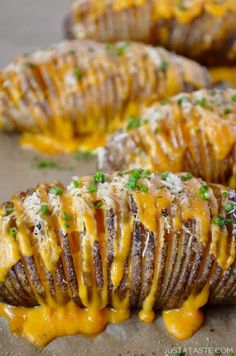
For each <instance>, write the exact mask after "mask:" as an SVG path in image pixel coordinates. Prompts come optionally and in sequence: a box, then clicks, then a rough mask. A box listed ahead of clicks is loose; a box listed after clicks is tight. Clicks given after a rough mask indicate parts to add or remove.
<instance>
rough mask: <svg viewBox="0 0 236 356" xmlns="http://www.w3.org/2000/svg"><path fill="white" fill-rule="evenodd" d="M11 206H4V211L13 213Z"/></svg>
mask: <svg viewBox="0 0 236 356" xmlns="http://www.w3.org/2000/svg"><path fill="white" fill-rule="evenodd" d="M13 210H14V209H13V207H10V206H9V207H6V213H7V215H10V214H11V213H13Z"/></svg>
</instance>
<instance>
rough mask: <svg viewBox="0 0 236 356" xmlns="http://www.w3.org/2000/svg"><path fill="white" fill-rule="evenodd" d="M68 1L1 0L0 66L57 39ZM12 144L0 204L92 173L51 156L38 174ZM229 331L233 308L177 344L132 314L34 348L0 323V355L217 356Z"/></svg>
mask: <svg viewBox="0 0 236 356" xmlns="http://www.w3.org/2000/svg"><path fill="white" fill-rule="evenodd" d="M70 3H71V1H69V0H40V1H32V0H7V1H6V0H1V1H0V5H1V7H0V50H1V56H0V66H3V65H6V64H7V63H8V62H9V61H10V60H11V59H12V58H13V57H14V56H15V55H17V54H19V53H21V52H27V51H30V50H34V49H36V48H42V47H45V46H48V45H50V44H51V43H53V42H56V41H59V40H60V39H61V38H62V31H61V23H62V19H63V15H64V14H65V12H66V10H67V9H68V6H69V4H70ZM17 140H18V138H17V136H9V135H3V134H0V202H3V201H6V200H8V199H9V198H10V197H11V195H12V194H13V193H15V192H17V191H22V190H25V189H27V188H29V187H32V186H34V185H36V184H37V183H39V182H43V181H48V182H49V181H52V180H61V181H62V182H63V183H68V182H69V181H70V179H71V177H72V176H73V175H77V174H78V175H83V174H89V173H92V172H94V170H95V166H96V165H95V161H87V162H84V161H76V160H75V159H74V158H73V157H71V158H68V157H59V158H57V160H58V163H59V164H60V165H61V166H63V167H64V168H63V169H51V170H46V171H44V170H38V169H36V168H34V166H35V162H36V158H37V157H36V155H35V154H34V153H32V152H27V151H22V150H20V149H19V147H18V145H17ZM65 168H66V169H65ZM235 331H236V307H232V306H228V307H217V308H207V311H206V322H205V325H204V327H203V328H202V329H201V330H200V331H199V332H198V333H197V334H195V335H194V337H193V338H192V339H191V340H188V341H186V342H180V343H178V342H175V341H174V340H173V339H171V338H170V337H169V336H168V335H167V334H166V331H165V329H164V326H163V323H162V319H161V317H160V313H158V314H157V320H156V321H155V322H154V323H153V324H150V325H145V324H142V323H140V322H139V321H138V318H137V315H136V313H134V315H133V317H132V318H131V319H130V320H128V321H127V322H125V323H123V324H117V325H109V326H108V327H107V329H106V330H105V331H104V332H103V333H102V334H100V335H99V336H97V337H96V338H88V337H84V336H79V335H78V336H71V337H64V338H60V339H57V340H55V341H53V342H52V343H50V344H49V345H48V346H47V347H46V348H45V349H43V350H37V349H35V348H34V347H33V346H32V345H31V344H29V343H28V342H27V341H25V340H23V339H22V338H19V337H15V336H12V335H11V334H10V333H9V331H8V328H7V323H6V322H5V321H4V320H3V319H0V356H13V355H14V356H18V355H24V356H34V355H41V356H44V355H45V356H46V355H47V356H48V355H50V356H53V355H55V356H60V355H63V356H74V355H79V356H82V355H89V356H90V355H91V356H93V355H94V356H95V355H96V356H100V355H101V356H107V355H117V356H118V355H122V356H124V355H127V356H134V355H135V356H141V355H145V356H149V355H151V356H155V355H157V356H163V355H171V354H173V353H174V352H177V351H179V350H180V349H182V350H183V351H185V352H186V355H194V354H196V355H198V354H201V355H203V354H206V355H213V352H214V350H216V349H218V348H220V349H221V351H222V354H226V351H228V352H230V351H231V352H235V353H236V337H235ZM227 348H228V350H227ZM204 349H205V350H204Z"/></svg>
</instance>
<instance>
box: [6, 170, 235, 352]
mask: <svg viewBox="0 0 236 356" xmlns="http://www.w3.org/2000/svg"><path fill="white" fill-rule="evenodd" d="M135 177H136V178H135ZM137 177H138V178H137ZM134 178H135V184H136V187H133V184H134ZM91 187H92V188H93V189H92V188H91ZM94 187H95V189H94ZM201 187H202V181H200V180H198V179H195V178H192V177H191V176H190V177H189V176H188V178H186V174H182V175H175V174H171V173H168V174H165V175H157V174H153V173H150V172H148V171H144V170H133V171H128V172H125V173H121V174H113V175H110V176H106V175H104V174H103V173H101V172H98V173H97V174H96V175H95V176H94V177H85V178H77V177H74V178H73V182H72V183H71V184H70V185H69V186H68V187H67V188H65V187H64V186H63V185H61V184H60V183H54V184H52V185H43V184H40V185H39V186H38V187H37V188H36V189H35V190H31V191H29V192H28V193H27V194H20V195H16V196H15V197H14V199H13V205H11V206H12V208H11V209H10V211H9V208H8V210H7V208H6V207H7V206H8V205H4V206H3V207H2V209H1V224H0V228H1V236H0V245H1V246H3V247H2V251H1V253H2V254H1V255H0V256H4V255H5V256H7V253H8V251H9V249H11V248H12V246H11V244H12V242H11V240H10V237H9V232H8V229H9V224H10V225H11V226H12V225H14V228H15V230H14V232H15V233H14V236H11V238H12V239H13V241H14V246H15V248H16V247H18V246H19V250H18V254H17V255H16V257H15V260H13V261H12V256H11V254H10V255H9V261H8V260H7V258H6V257H4V258H3V257H1V260H0V266H1V270H0V271H1V274H2V283H1V285H0V286H1V288H0V296H1V298H2V299H3V300H5V302H6V303H7V304H1V306H0V315H1V316H3V317H4V318H6V319H7V320H8V321H9V325H10V329H11V331H12V332H13V333H15V334H17V335H21V336H24V337H25V338H27V339H28V340H30V341H31V342H32V343H34V344H35V345H37V346H39V347H43V346H45V345H46V344H47V343H48V342H50V341H51V340H53V339H54V338H56V337H59V336H65V335H74V334H77V333H81V334H86V335H95V334H97V333H98V332H101V331H102V330H103V329H104V328H105V327H106V325H107V324H108V323H118V322H122V321H124V320H127V319H128V318H129V316H130V311H131V308H132V307H137V306H138V305H141V311H140V313H139V318H140V320H142V321H144V322H152V321H153V320H154V319H155V315H156V314H155V311H156V310H157V309H165V311H164V312H163V318H164V322H165V325H166V328H167V331H168V332H169V333H170V334H171V335H173V336H175V337H176V338H178V339H180V340H183V339H186V338H188V337H191V335H192V334H193V333H194V332H196V331H197V330H198V328H199V327H200V326H201V324H202V322H203V314H202V312H201V311H200V308H201V307H202V306H204V305H205V304H206V303H207V302H208V300H209V299H210V302H215V301H216V302H219V303H223V302H225V301H227V300H228V299H227V298H229V297H230V296H231V297H233V296H234V295H233V289H232V285H233V283H234V282H233V280H234V279H235V278H236V277H235V274H234V268H235V267H234V265H235V258H236V253H235V236H234V235H232V231H233V230H232V223H234V224H235V221H234V220H233V219H234V215H232V214H234V209H235V200H236V193H235V191H230V190H228V189H225V188H224V187H222V186H214V185H212V186H211V187H209V188H208V190H207V193H208V195H207V199H205V197H204V198H202V195H201V194H199V191H200V192H201V190H200V188H201ZM91 190H92V191H91ZM7 204H9V203H7ZM42 204H44V209H43V210H42ZM45 206H46V208H45ZM225 207H227V209H226V210H227V213H226V212H225ZM2 227H4V228H2ZM30 232H31V233H30ZM1 241H3V242H1ZM8 245H9V246H8ZM211 256H213V265H214V266H215V269H216V268H219V269H220V272H217V275H215V274H214V269H211V268H209V267H208V266H209V265H210V264H209V259H210V260H212V257H211ZM32 257H33V260H32ZM19 263H22V267H23V271H24V273H25V277H24V282H26V281H27V283H28V286H27V285H26V284H25V285H24V288H21V289H19V287H16V288H18V289H14V288H15V287H14V280H12V276H13V275H15V278H18V281H19V283H23V281H22V273H23V271H22V270H21V274H18V272H17V271H18V269H17V266H18V267H19ZM190 263H191V268H190V267H189V264H190ZM13 266H14V270H13V269H12V267H13ZM229 271H230V272H229ZM10 272H11V273H10ZM196 272H198V273H197V274H196V275H195V277H194V273H196ZM203 272H204V273H203ZM229 273H232V276H231V277H230V278H227V280H226V283H225V285H224V288H225V289H224V290H225V291H226V292H225V294H224V293H223V294H222V293H221V288H220V285H221V283H222V280H224V277H225V276H229ZM212 283H214V285H215V288H214V289H212V290H211V285H212ZM183 286H185V289H184V293H183ZM200 286H201V287H200ZM230 287H231V289H230ZM231 291H232V292H231ZM210 292H211V293H210ZM231 294H232V295H231ZM32 296H33V297H32ZM32 298H33V299H32ZM13 305H16V306H13ZM32 305H35V307H32ZM176 305H177V306H179V308H178V309H176ZM172 309H174V310H172Z"/></svg>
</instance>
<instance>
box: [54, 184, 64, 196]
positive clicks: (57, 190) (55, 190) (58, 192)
mask: <svg viewBox="0 0 236 356" xmlns="http://www.w3.org/2000/svg"><path fill="white" fill-rule="evenodd" d="M51 192H52V193H53V194H55V195H62V194H63V189H62V188H61V187H58V186H55V187H52V189H51Z"/></svg>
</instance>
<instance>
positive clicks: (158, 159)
mask: <svg viewBox="0 0 236 356" xmlns="http://www.w3.org/2000/svg"><path fill="white" fill-rule="evenodd" d="M99 166H100V168H101V169H103V170H106V171H111V170H125V169H131V168H136V167H143V168H146V169H151V170H154V171H156V172H165V171H173V172H181V171H190V172H192V173H193V174H194V175H195V176H200V177H202V178H204V179H205V180H206V181H208V182H216V183H225V184H226V183H228V182H229V180H230V179H231V183H232V185H235V171H236V91H235V90H233V89H225V90H220V89H217V90H216V89H209V90H205V89H202V90H199V91H196V92H194V93H191V94H184V93H183V94H179V95H177V96H175V97H172V98H168V99H167V100H165V101H163V102H162V103H157V104H154V105H152V106H151V107H149V108H147V109H145V110H144V111H143V113H142V115H141V116H139V117H133V118H130V119H129V121H128V123H127V125H126V127H125V128H124V129H123V130H120V131H118V132H117V133H115V134H114V135H112V137H111V138H110V140H109V142H108V143H107V145H106V147H105V148H103V149H101V150H100V151H99Z"/></svg>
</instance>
